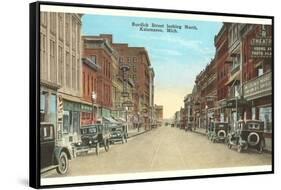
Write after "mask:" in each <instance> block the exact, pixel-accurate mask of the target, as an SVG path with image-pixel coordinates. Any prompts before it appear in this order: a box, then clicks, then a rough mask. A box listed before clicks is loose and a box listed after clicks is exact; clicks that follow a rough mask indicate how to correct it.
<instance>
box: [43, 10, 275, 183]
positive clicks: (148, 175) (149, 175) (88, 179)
mask: <svg viewBox="0 0 281 190" xmlns="http://www.w3.org/2000/svg"><path fill="white" fill-rule="evenodd" d="M40 11H46V12H64V13H80V14H95V15H108V16H129V17H144V18H163V19H178V20H194V21H209V22H212V21H213V22H232V23H245V24H267V25H272V20H271V19H268V18H249V17H238V16H237V17H235V16H219V15H207V13H206V15H199V14H185V13H184V14H183V13H168V12H165V13H162V12H154V11H138V10H115V9H106V8H89V7H75V6H59V5H40ZM267 171H272V166H271V165H264V166H247V167H228V168H212V169H196V170H178V171H161V172H140V173H126V174H106V175H92V176H75V177H55V178H41V185H42V186H44V185H62V184H78V183H95V182H110V181H122V180H138V179H157V178H168V177H183V176H185V177H189V176H202V175H219V174H235V173H248V172H267Z"/></svg>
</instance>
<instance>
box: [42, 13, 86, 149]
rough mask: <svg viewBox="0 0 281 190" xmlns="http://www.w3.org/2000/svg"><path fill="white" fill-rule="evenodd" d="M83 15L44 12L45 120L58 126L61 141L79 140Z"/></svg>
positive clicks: (43, 97)
mask: <svg viewBox="0 0 281 190" xmlns="http://www.w3.org/2000/svg"><path fill="white" fill-rule="evenodd" d="M81 17H82V15H80V14H69V13H55V12H41V18H40V45H41V47H40V85H41V89H40V91H41V97H40V101H41V108H40V112H41V115H42V121H49V122H52V123H53V124H54V125H55V127H56V131H57V133H56V135H57V139H58V142H62V143H66V144H68V145H69V144H70V143H72V142H75V141H76V140H78V135H79V128H80V111H81V105H82V103H81V100H80V99H81V95H82V90H81V89H82V86H81V85H82V82H81V77H82V76H81V73H82V64H81V25H82V23H81Z"/></svg>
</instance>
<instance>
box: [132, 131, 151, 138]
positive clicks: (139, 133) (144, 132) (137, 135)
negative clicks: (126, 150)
mask: <svg viewBox="0 0 281 190" xmlns="http://www.w3.org/2000/svg"><path fill="white" fill-rule="evenodd" d="M148 131H150V130H146V131H142V132H139V133H136V134H133V135H128V138H131V137H135V136H138V135H141V134H143V133H146V132H148Z"/></svg>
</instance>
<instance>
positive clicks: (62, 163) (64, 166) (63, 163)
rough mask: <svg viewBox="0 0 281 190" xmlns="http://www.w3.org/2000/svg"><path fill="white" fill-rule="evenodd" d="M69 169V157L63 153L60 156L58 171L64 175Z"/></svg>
mask: <svg viewBox="0 0 281 190" xmlns="http://www.w3.org/2000/svg"><path fill="white" fill-rule="evenodd" d="M68 167H69V161H68V157H67V155H66V153H65V152H61V153H60V155H59V160H58V167H57V168H56V170H57V172H58V173H59V174H61V175H64V174H66V173H67V171H68Z"/></svg>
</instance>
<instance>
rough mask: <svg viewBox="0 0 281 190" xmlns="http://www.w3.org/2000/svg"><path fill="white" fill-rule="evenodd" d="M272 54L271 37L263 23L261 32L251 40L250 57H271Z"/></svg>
mask: <svg viewBox="0 0 281 190" xmlns="http://www.w3.org/2000/svg"><path fill="white" fill-rule="evenodd" d="M271 56H272V38H271V36H269V35H267V32H266V28H265V26H264V25H263V26H262V29H261V33H260V35H259V36H258V37H257V38H253V39H252V40H251V57H252V58H271Z"/></svg>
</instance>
